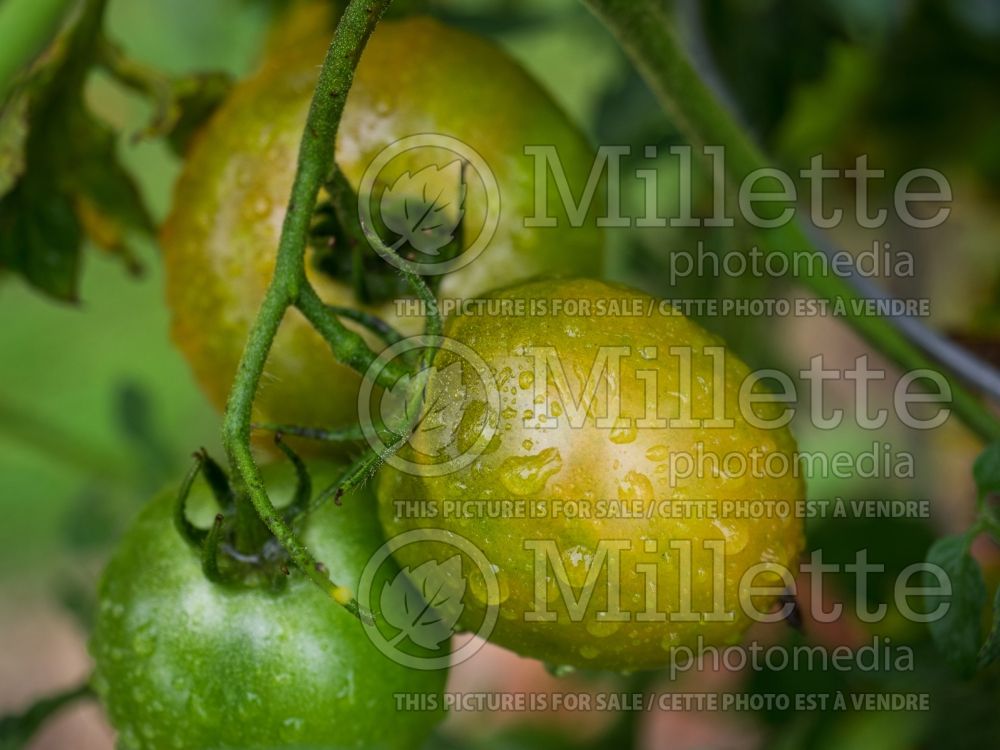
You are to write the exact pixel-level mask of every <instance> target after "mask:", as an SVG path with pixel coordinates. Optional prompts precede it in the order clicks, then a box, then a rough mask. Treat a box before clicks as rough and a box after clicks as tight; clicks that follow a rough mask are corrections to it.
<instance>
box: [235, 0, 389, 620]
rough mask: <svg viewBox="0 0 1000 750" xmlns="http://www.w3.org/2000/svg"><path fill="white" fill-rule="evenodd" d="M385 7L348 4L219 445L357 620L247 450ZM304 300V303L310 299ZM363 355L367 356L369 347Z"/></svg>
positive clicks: (353, 606)
mask: <svg viewBox="0 0 1000 750" xmlns="http://www.w3.org/2000/svg"><path fill="white" fill-rule="evenodd" d="M390 2H391V0H351V2H350V3H349V4H348V6H347V8H346V9H345V10H344V13H343V16H341V19H340V23H339V24H338V25H337V30H336V32H335V33H334V36H333V41H332V43H331V44H330V49H329V51H328V52H327V56H326V60H325V61H324V63H323V67H322V69H321V71H320V74H319V80H318V82H317V84H316V90H315V93H314V94H313V99H312V104H311V106H310V108H309V115H308V117H307V119H306V126H305V130H304V131H303V134H302V142H301V145H300V147H299V158H298V167H297V169H296V173H295V180H294V183H293V186H292V194H291V197H290V199H289V202H288V212H287V213H286V215H285V220H284V224H283V226H282V230H281V240H280V242H279V244H278V257H277V261H276V263H275V271H274V277H273V278H272V280H271V284H270V286H269V287H268V290H267V293H266V295H265V297H264V301H263V303H262V305H261V308H260V311H259V312H258V315H257V320H256V322H255V323H254V326H253V328H252V329H251V331H250V336H249V340H248V341H247V345H246V349H245V350H244V352H243V357H242V359H241V360H240V365H239V368H238V370H237V374H236V379H235V381H234V382H233V388H232V391H231V393H230V396H229V403H228V404H227V407H226V414H225V417H224V419H223V427H222V439H223V444H224V445H225V448H226V452H227V454H228V456H229V462H230V465H231V466H232V469H233V472H234V480H235V481H236V484H237V487H238V492H239V494H240V495H241V496H245V497H246V498H247V499H249V501H250V503H252V505H253V507H254V509H255V510H256V512H257V515H258V517H259V518H260V519H261V521H263V522H264V524H265V525H266V526H267V528H268V530H269V531H270V532H271V533H272V534H273V535H274V537H275V538H276V539H277V540H278V542H280V543H281V544H282V545H283V546H284V548H285V550H286V551H287V552H288V554H289V556H290V558H291V560H292V562H293V563H295V565H296V566H297V567H298V568H299V569H300V570H301V571H302V572H303V573H305V574H306V575H307V576H308V577H309V578H310V579H311V580H312V581H313V582H315V583H316V584H317V585H318V586H319V587H320V588H322V589H323V590H324V591H326V592H327V593H328V594H330V596H332V598H333V599H334V600H335V601H337V602H338V603H340V604H343V605H344V606H346V607H347V608H348V609H349V610H350V611H352V612H355V613H358V612H359V611H360V610H359V607H358V604H357V602H356V601H355V599H354V597H353V595H352V594H351V593H350V592H349V591H348V590H347V589H345V588H343V587H341V586H338V585H337V584H336V583H334V582H332V581H331V580H330V577H329V574H328V573H327V571H326V568H325V567H324V566H323V565H321V564H320V563H319V562H317V560H316V559H315V558H314V557H313V556H312V554H311V553H310V552H309V550H308V549H306V547H305V545H303V544H302V543H301V542H300V541H299V539H298V537H297V536H296V535H295V533H294V531H293V530H292V528H291V527H290V526H289V525H288V524H287V523H286V522H285V520H284V518H283V517H282V515H281V514H280V513H279V512H278V511H277V510H276V509H275V507H274V504H273V503H272V502H271V499H270V498H269V497H268V495H267V490H266V488H265V486H264V481H263V478H262V477H261V473H260V469H259V468H258V467H257V464H256V462H255V461H254V458H253V453H252V451H251V449H250V418H251V411H252V407H253V400H254V396H255V394H256V392H257V387H258V385H259V383H260V379H261V376H262V374H263V372H264V363H265V361H266V360H267V355H268V352H269V351H270V349H271V343H272V342H273V341H274V337H275V334H276V333H277V332H278V327H279V326H280V324H281V320H282V318H283V317H284V315H285V312H286V311H287V310H288V308H289V307H290V306H292V305H294V304H298V303H300V301H301V300H300V296H302V295H303V292H304V291H305V290H307V289H310V290H311V288H310V287H309V286H308V282H307V281H306V277H305V251H306V245H307V242H308V238H309V228H310V225H311V223H312V215H313V210H314V208H315V206H316V198H317V196H318V195H319V191H320V187H321V186H322V185H323V184H324V183H325V182H327V181H328V180H329V179H330V176H331V174H332V171H333V169H334V168H335V167H334V163H333V156H334V143H335V139H336V134H337V127H338V126H339V124H340V118H341V115H342V114H343V111H344V103H345V101H346V99H347V92H348V90H349V89H350V87H351V82H352V81H353V79H354V69H355V68H356V67H357V64H358V61H359V60H360V58H361V52H362V50H363V49H364V47H365V44H366V43H367V42H368V39H369V37H370V36H371V34H372V32H373V31H374V30H375V26H376V25H377V23H378V21H379V19H380V18H381V17H382V14H383V13H384V12H385V10H386V8H387V7H388V6H389V4H390ZM304 296H305V297H306V298H307V299H309V294H308V292H306V294H305V295H304ZM327 317H329V318H330V320H331V322H330V324H329V329H333V328H336V327H339V328H340V329H341V330H342V331H346V329H344V327H343V325H342V324H341V323H340V321H338V320H337V319H336V318H334V317H333V316H327ZM327 333H329V330H328V331H327ZM327 338H328V340H330V343H331V346H333V347H334V349H335V353H336V354H337V357H338V359H340V360H341V361H345V362H348V361H349V362H354V363H357V364H363V363H364V361H365V359H366V358H365V355H364V354H363V352H361V351H360V350H356V349H353V348H352V349H351V351H349V352H346V353H345V352H342V351H340V349H339V348H338V345H339V342H340V341H341V338H338V340H337V341H334V340H332V339H331V336H330V335H328V336H327ZM335 338H336V337H335ZM358 338H360V337H358ZM343 340H346V339H343ZM362 345H363V340H362ZM364 348H365V350H367V346H365V347H364ZM369 355H370V356H371V357H372V358H374V356H375V355H374V354H372V353H371V352H370V350H369ZM368 361H369V362H370V361H371V360H370V359H369V360H368Z"/></svg>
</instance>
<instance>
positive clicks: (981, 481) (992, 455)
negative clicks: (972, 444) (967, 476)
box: [972, 440, 1000, 494]
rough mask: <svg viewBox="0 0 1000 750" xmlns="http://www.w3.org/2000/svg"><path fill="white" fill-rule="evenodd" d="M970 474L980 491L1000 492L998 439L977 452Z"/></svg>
mask: <svg viewBox="0 0 1000 750" xmlns="http://www.w3.org/2000/svg"><path fill="white" fill-rule="evenodd" d="M972 476H973V478H974V479H975V480H976V486H977V487H979V491H980V492H981V493H983V494H986V493H989V492H1000V440H998V441H996V442H993V443H990V444H989V445H987V446H986V449H985V450H984V451H983V452H982V453H980V454H979V457H978V458H977V459H976V462H975V463H974V464H973V465H972Z"/></svg>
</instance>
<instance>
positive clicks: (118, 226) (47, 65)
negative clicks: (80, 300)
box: [0, 6, 153, 301]
mask: <svg viewBox="0 0 1000 750" xmlns="http://www.w3.org/2000/svg"><path fill="white" fill-rule="evenodd" d="M94 7H95V8H98V6H94ZM98 9H99V8H98ZM100 23H101V18H100V15H99V13H97V12H96V10H94V9H89V6H88V9H87V10H85V11H84V12H83V13H81V14H80V16H79V17H78V18H77V20H76V22H75V23H74V24H71V25H70V26H69V27H68V28H67V29H66V30H65V31H64V32H63V33H62V34H61V35H60V36H59V37H58V38H57V39H56V40H55V42H53V44H52V45H51V47H50V48H49V50H47V51H46V53H45V54H44V55H43V56H42V57H41V58H40V59H39V60H38V61H37V62H36V63H35V65H34V66H33V67H32V69H31V70H30V71H29V72H28V73H27V74H26V75H25V76H24V78H23V79H22V80H21V82H20V83H19V85H18V86H17V87H16V88H15V90H14V91H13V92H12V93H11V95H10V96H9V97H8V99H7V101H6V102H5V103H3V105H0V154H2V155H3V160H2V161H0V267H3V268H6V269H9V270H11V271H14V272H15V273H18V274H20V275H21V276H22V277H24V278H25V279H26V280H27V281H28V282H29V283H30V284H32V285H33V286H34V287H36V288H37V289H39V290H40V291H42V292H44V293H46V294H48V295H50V296H52V297H55V298H57V299H61V300H67V301H74V300H76V298H77V286H78V276H79V269H80V250H81V247H82V245H83V241H84V239H85V237H89V238H90V239H91V240H92V241H94V242H95V243H96V244H97V245H98V246H100V247H103V248H105V249H107V250H109V251H111V252H114V253H116V254H119V255H121V256H123V257H124V258H125V259H126V260H127V261H128V262H129V264H130V266H131V267H132V268H134V267H135V265H136V264H135V263H134V261H132V260H131V258H132V256H131V254H130V253H129V252H128V250H127V238H128V236H129V235H130V234H131V233H143V234H147V235H148V234H152V232H153V221H152V219H151V218H150V216H149V213H148V211H147V210H146V207H145V205H144V203H143V201H142V199H141V197H140V195H139V192H138V190H137V188H136V186H135V184H134V182H133V181H132V178H131V176H130V175H129V174H128V173H127V172H126V171H125V169H124V168H123V167H122V166H121V164H120V163H119V161H118V158H117V154H116V152H115V145H116V136H115V134H114V133H113V132H112V131H111V129H110V128H108V127H107V126H106V125H104V124H103V123H101V122H99V121H98V120H97V119H95V118H94V117H93V115H92V114H91V113H90V112H89V110H88V109H87V106H86V104H85V102H84V98H83V86H84V82H85V80H86V77H87V74H88V71H89V70H90V68H91V66H92V64H93V61H94V56H95V53H94V44H95V43H96V39H98V38H99V32H100Z"/></svg>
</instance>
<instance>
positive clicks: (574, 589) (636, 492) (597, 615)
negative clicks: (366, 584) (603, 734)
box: [378, 279, 804, 670]
mask: <svg viewBox="0 0 1000 750" xmlns="http://www.w3.org/2000/svg"><path fill="white" fill-rule="evenodd" d="M486 302H487V303H490V304H485V305H483V306H482V307H481V308H478V309H481V310H482V311H483V313H484V314H475V310H476V309H477V308H474V309H473V311H472V312H470V313H469V314H467V315H463V316H461V317H456V318H454V319H452V321H451V322H450V325H449V326H448V328H447V331H446V333H447V336H448V337H449V338H450V339H452V340H453V341H454V342H457V344H459V345H461V347H465V348H461V347H458V348H456V347H451V346H444V347H442V348H441V349H440V350H439V351H438V353H437V354H436V358H435V360H434V369H433V370H432V374H431V376H430V379H429V381H428V384H427V389H426V395H425V409H427V410H428V411H427V413H428V414H429V417H427V418H422V421H421V422H420V425H419V426H418V428H417V429H416V431H415V432H414V433H413V435H412V436H411V438H410V441H409V443H408V445H407V446H406V447H405V448H404V449H403V450H402V451H401V452H400V453H399V454H398V455H397V456H396V457H395V458H394V459H393V462H392V465H390V466H387V467H385V468H384V469H383V470H382V472H381V475H380V478H379V486H378V495H379V502H380V517H381V518H382V523H383V526H384V528H385V530H386V533H387V535H388V536H390V537H391V536H394V535H396V534H398V533H401V532H404V531H412V530H424V531H425V532H427V530H431V529H435V530H443V531H444V532H446V533H447V534H448V535H450V536H449V537H445V538H446V539H456V538H458V537H464V538H465V539H466V540H468V541H469V542H471V543H472V544H474V545H475V546H476V547H477V548H478V549H479V550H481V551H482V553H483V554H484V555H485V558H486V559H487V560H488V561H489V566H490V568H491V569H492V571H493V572H492V573H490V572H489V571H483V570H482V565H480V569H479V570H478V571H477V570H476V567H475V560H473V559H472V557H471V556H470V555H466V556H465V570H466V571H470V570H471V571H473V572H472V574H470V573H468V572H466V574H465V577H464V578H461V579H459V578H457V577H455V579H454V580H453V581H452V582H451V590H449V591H447V592H445V593H446V595H442V598H443V599H449V598H452V599H456V598H458V597H462V604H463V605H464V609H463V611H462V614H461V619H460V624H461V625H462V626H463V627H465V628H467V629H469V630H476V629H477V628H478V627H479V624H480V623H481V622H482V621H483V619H484V617H485V613H486V612H487V609H488V607H494V608H498V616H497V620H496V625H495V627H494V628H493V630H492V633H490V634H489V638H490V639H491V640H492V641H494V642H496V643H497V644H499V645H502V646H506V647H508V648H510V649H512V650H514V651H516V652H518V653H520V654H524V655H526V656H532V657H536V658H539V659H543V660H546V661H549V662H553V663H555V664H559V665H564V664H565V665H575V666H582V667H592V668H606V669H616V670H632V669H643V668H653V667H658V666H661V665H663V664H665V663H667V662H668V661H669V660H670V658H671V653H672V651H673V649H675V648H676V647H679V646H686V647H692V648H697V647H698V645H699V643H701V644H704V645H721V644H731V643H733V642H735V641H737V640H738V639H739V638H740V637H741V635H742V634H743V632H744V631H745V630H746V628H747V626H748V625H749V624H750V622H751V619H752V618H753V617H758V616H759V615H758V614H757V613H758V612H759V613H763V614H765V615H767V616H770V615H771V614H773V613H772V612H771V607H772V606H773V604H774V602H775V601H776V600H778V599H780V598H781V597H782V594H783V587H784V586H785V585H786V584H787V582H788V580H789V578H790V574H791V572H792V568H793V567H794V564H795V562H796V560H797V556H798V554H799V552H800V551H801V549H802V546H803V527H802V522H801V520H800V518H801V515H800V514H798V513H797V510H798V505H797V502H798V501H801V500H803V498H804V487H803V482H802V479H801V478H800V475H799V472H798V467H797V460H796V455H795V442H794V440H793V438H792V436H791V435H790V433H789V431H788V428H787V427H785V426H778V424H779V423H780V421H781V420H780V419H779V417H781V416H783V414H782V413H781V410H780V405H779V404H777V403H775V402H774V401H773V400H772V401H771V402H770V403H753V404H751V405H750V406H747V404H742V405H741V404H740V388H741V385H742V384H743V383H744V381H745V380H746V378H747V375H748V374H749V371H748V368H747V366H746V365H745V364H744V363H743V362H742V361H741V360H740V359H739V358H737V357H736V356H735V355H734V354H733V353H732V352H730V351H728V350H726V349H725V345H724V343H723V342H722V341H720V340H719V339H718V338H716V337H715V336H713V335H711V334H709V333H708V332H707V331H705V330H704V329H702V328H701V327H699V326H698V325H697V324H695V323H693V322H692V321H690V320H688V319H686V318H685V317H684V316H682V315H680V314H679V313H672V312H671V311H670V309H669V308H662V307H661V306H660V305H659V304H658V300H654V299H653V298H651V297H649V296H647V295H645V294H642V293H640V292H636V291H634V290H631V289H627V288H623V287H618V286H612V285H609V284H605V283H603V282H599V281H591V280H583V279H575V280H541V281H534V282H528V283H525V284H522V285H517V286H512V287H508V288H506V289H503V290H500V291H498V292H495V293H492V294H490V295H487V297H486ZM500 303H507V304H506V305H502V304H500ZM498 310H499V311H504V310H505V311H506V313H502V312H497V311H498ZM747 382H750V383H751V384H753V383H754V381H753V380H751V381H747ZM758 391H759V383H758V384H757V385H752V392H753V394H754V396H755V401H757V402H760V401H761V398H762V397H760V396H759V393H758ZM744 395H746V394H744ZM744 400H745V399H744ZM440 409H445V410H448V414H449V415H450V416H449V417H448V419H446V420H442V419H440V418H438V417H439V414H438V411H439V410H440ZM748 409H750V410H749V411H748ZM484 438H485V439H484ZM477 445H478V446H480V447H481V452H480V450H474V448H475V447H476V446H477ZM401 460H405V461H406V462H407V463H402V462H401ZM442 467H445V468H442ZM445 469H447V470H445ZM418 536H419V535H418ZM425 536H426V537H427V538H428V539H431V538H432V537H431V534H429V533H425ZM433 538H434V539H438V540H439V539H440V538H441V535H440V533H437V535H436V536H434V537H433ZM450 554H454V550H453V549H452V547H451V545H450V544H441V543H439V542H438V541H428V542H427V543H425V544H420V543H414V544H408V545H406V546H404V547H401V548H400V549H399V551H398V553H397V559H398V561H399V562H400V564H401V565H404V566H406V567H408V568H410V569H413V568H415V567H416V566H418V565H420V564H422V563H423V562H425V561H427V560H441V559H444V558H445V557H446V556H448V555H450ZM786 571H787V572H788V574H789V576H786V575H785V572H786ZM492 577H495V579H496V580H495V586H494V587H493V589H492V591H491V590H490V588H489V586H488V584H487V581H488V580H489V579H490V578H492ZM751 586H756V587H760V589H764V588H767V589H768V590H753V589H752V588H751ZM751 604H752V605H753V607H751V606H750V605H751ZM779 614H780V612H779ZM699 639H701V640H700V641H699Z"/></svg>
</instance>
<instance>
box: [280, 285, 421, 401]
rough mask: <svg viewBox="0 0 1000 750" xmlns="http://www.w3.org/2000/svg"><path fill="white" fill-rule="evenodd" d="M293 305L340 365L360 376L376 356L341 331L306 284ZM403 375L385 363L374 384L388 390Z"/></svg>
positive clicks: (361, 341) (355, 336)
mask: <svg viewBox="0 0 1000 750" xmlns="http://www.w3.org/2000/svg"><path fill="white" fill-rule="evenodd" d="M296 306H297V307H298V308H299V311H300V312H301V313H302V314H303V315H305V316H306V319H307V320H308V321H309V322H310V323H312V325H313V327H314V328H315V329H316V330H317V331H319V333H320V334H321V335H322V336H323V338H324V339H326V341H327V343H328V344H329V345H330V348H331V349H332V350H333V352H334V354H335V355H336V357H337V359H338V360H340V362H341V363H343V364H345V365H348V366H350V367H353V368H354V369H355V370H357V371H358V372H360V373H362V374H364V373H366V372H367V370H368V368H369V367H371V365H372V363H373V362H374V361H375V359H376V358H377V356H378V355H376V354H375V352H373V351H372V350H371V349H369V348H368V344H366V343H365V340H364V338H363V337H362V336H361V335H360V334H357V333H355V332H354V331H351V330H349V329H347V328H345V327H344V324H343V323H341V322H340V321H339V320H337V316H336V315H334V314H333V313H332V312H330V308H328V307H327V306H326V303H325V302H323V300H321V299H320V298H319V295H318V294H316V290H315V289H313V288H312V285H311V284H309V282H303V283H302V287H301V289H300V290H299V296H298V300H297V302H296ZM406 374H407V373H406V370H404V369H402V368H400V367H399V366H398V365H396V364H395V363H393V362H387V363H386V364H385V366H384V367H383V368H382V369H381V370H379V372H378V373H377V374H376V376H375V378H376V380H375V382H376V383H378V385H381V386H383V387H391V386H392V385H393V384H394V383H395V382H396V381H397V380H399V378H401V377H402V376H403V375H406Z"/></svg>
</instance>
